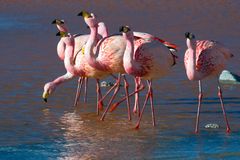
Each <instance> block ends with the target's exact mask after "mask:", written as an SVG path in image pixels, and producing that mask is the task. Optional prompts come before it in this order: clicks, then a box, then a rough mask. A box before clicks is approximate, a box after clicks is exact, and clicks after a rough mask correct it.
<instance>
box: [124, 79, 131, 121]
mask: <svg viewBox="0 0 240 160" xmlns="http://www.w3.org/2000/svg"><path fill="white" fill-rule="evenodd" d="M123 80H124V88H125V93H126V99H127V110H128V120H131V111H130V102H129V93H128V87H129V84H128V82H127V79H126V77H125V75H123Z"/></svg>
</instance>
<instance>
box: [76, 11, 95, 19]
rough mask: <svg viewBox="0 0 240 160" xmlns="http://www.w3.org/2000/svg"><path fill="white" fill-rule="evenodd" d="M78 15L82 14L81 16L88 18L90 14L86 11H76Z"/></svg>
mask: <svg viewBox="0 0 240 160" xmlns="http://www.w3.org/2000/svg"><path fill="white" fill-rule="evenodd" d="M78 16H82V17H83V18H90V17H91V16H92V15H91V13H89V12H87V11H81V12H80V13H78Z"/></svg>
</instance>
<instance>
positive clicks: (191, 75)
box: [185, 38, 200, 80]
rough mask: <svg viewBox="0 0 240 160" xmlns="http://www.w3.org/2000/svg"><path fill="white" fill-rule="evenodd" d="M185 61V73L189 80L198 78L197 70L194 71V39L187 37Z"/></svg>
mask: <svg viewBox="0 0 240 160" xmlns="http://www.w3.org/2000/svg"><path fill="white" fill-rule="evenodd" d="M186 44H187V47H188V49H187V52H188V57H187V62H186V63H185V68H186V74H187V77H188V79H189V80H198V79H199V78H200V75H199V72H198V71H196V41H195V40H190V39H189V38H187V40H186Z"/></svg>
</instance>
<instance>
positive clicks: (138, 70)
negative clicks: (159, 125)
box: [120, 26, 176, 128]
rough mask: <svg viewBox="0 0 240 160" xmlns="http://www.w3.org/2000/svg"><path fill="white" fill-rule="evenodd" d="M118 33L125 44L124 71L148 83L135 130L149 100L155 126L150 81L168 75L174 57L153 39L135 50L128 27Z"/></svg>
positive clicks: (132, 36) (173, 62) (174, 60)
mask: <svg viewBox="0 0 240 160" xmlns="http://www.w3.org/2000/svg"><path fill="white" fill-rule="evenodd" d="M120 32H122V35H123V38H124V39H125V40H126V42H127V44H126V49H125V52H124V57H123V66H124V69H125V71H126V72H127V73H128V74H130V75H133V76H134V77H141V78H142V79H145V80H147V83H148V92H147V94H146V98H145V101H144V105H143V107H142V110H141V114H140V117H139V120H138V122H137V125H136V127H135V128H139V126H140V121H141V118H142V115H143V112H144V109H145V107H146V103H147V101H148V99H150V104H151V110H152V123H153V126H155V115H154V107H153V89H152V80H154V79H159V78H161V77H164V76H166V75H168V74H169V72H170V71H171V68H172V66H173V65H175V63H176V57H175V56H173V54H172V53H171V51H170V50H169V49H168V48H167V47H166V46H165V45H164V44H162V43H160V42H159V41H158V40H156V39H154V38H152V39H151V38H150V39H148V40H147V41H144V42H142V43H141V44H140V45H139V46H138V47H137V48H135V45H134V43H135V42H134V35H133V32H132V31H131V30H130V28H129V27H128V26H122V27H121V28H120Z"/></svg>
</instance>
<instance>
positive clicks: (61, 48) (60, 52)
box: [57, 39, 65, 60]
mask: <svg viewBox="0 0 240 160" xmlns="http://www.w3.org/2000/svg"><path fill="white" fill-rule="evenodd" d="M64 52H65V43H64V42H63V40H62V39H60V41H59V42H58V45H57V54H58V57H59V58H60V59H61V60H64Z"/></svg>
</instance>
